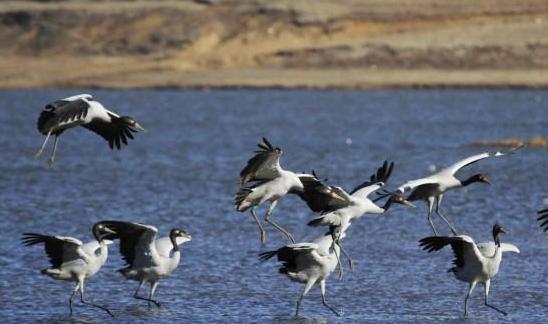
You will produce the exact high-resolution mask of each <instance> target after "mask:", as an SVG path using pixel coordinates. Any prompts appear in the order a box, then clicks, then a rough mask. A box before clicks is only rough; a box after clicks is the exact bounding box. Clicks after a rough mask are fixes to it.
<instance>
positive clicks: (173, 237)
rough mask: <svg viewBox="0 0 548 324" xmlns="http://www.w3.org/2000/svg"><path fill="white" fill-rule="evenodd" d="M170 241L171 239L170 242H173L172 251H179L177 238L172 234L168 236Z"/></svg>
mask: <svg viewBox="0 0 548 324" xmlns="http://www.w3.org/2000/svg"><path fill="white" fill-rule="evenodd" d="M169 239H170V241H171V244H173V252H178V251H179V245H177V239H176V238H175V236H174V235H171V236H170V237H169Z"/></svg>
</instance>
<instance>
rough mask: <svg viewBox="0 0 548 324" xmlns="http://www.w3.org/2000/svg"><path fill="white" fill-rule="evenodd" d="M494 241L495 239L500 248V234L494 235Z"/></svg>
mask: <svg viewBox="0 0 548 324" xmlns="http://www.w3.org/2000/svg"><path fill="white" fill-rule="evenodd" d="M494 239H495V245H496V246H498V247H500V239H499V236H498V234H495V235H494Z"/></svg>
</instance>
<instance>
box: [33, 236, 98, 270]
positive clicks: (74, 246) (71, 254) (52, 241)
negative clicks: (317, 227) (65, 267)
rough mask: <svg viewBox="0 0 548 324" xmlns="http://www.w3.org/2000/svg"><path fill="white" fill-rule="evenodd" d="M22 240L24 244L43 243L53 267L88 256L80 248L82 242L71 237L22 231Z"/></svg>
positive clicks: (85, 259)
mask: <svg viewBox="0 0 548 324" xmlns="http://www.w3.org/2000/svg"><path fill="white" fill-rule="evenodd" d="M22 242H23V244H24V245H26V246H30V245H35V244H39V243H44V248H45V250H46V254H47V256H48V257H49V260H50V262H51V264H52V266H53V267H54V268H60V267H61V265H62V264H63V263H66V262H70V261H74V260H77V259H84V261H86V262H87V261H88V260H89V258H87V256H86V255H85V253H84V252H83V251H82V250H81V246H82V242H81V241H80V240H78V239H75V238H73V237H64V236H48V235H42V234H36V233H23V237H22Z"/></svg>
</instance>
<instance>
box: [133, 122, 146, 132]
mask: <svg viewBox="0 0 548 324" xmlns="http://www.w3.org/2000/svg"><path fill="white" fill-rule="evenodd" d="M133 127H135V128H136V129H138V130H140V131H142V132H146V129H144V127H143V126H141V124H139V123H135V125H134V126H133Z"/></svg>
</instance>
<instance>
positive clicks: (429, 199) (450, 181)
mask: <svg viewBox="0 0 548 324" xmlns="http://www.w3.org/2000/svg"><path fill="white" fill-rule="evenodd" d="M520 147H521V146H520ZM520 147H517V148H514V149H511V150H510V151H507V152H485V153H480V154H476V155H472V156H469V157H467V158H466V159H463V160H460V161H458V162H456V163H454V164H452V165H450V166H449V167H447V168H445V169H443V170H441V171H438V172H436V173H434V174H432V175H430V176H428V177H425V178H421V179H416V180H411V181H407V182H406V183H404V184H403V185H401V186H400V187H398V189H397V191H398V192H400V193H404V192H406V191H409V190H413V191H411V193H410V194H409V196H407V198H406V199H407V200H409V201H417V200H423V201H425V202H426V203H427V204H428V223H429V224H430V227H431V228H432V231H434V234H435V235H438V231H437V230H436V228H435V227H434V223H433V222H432V209H433V207H434V201H435V202H436V214H437V215H438V216H439V217H440V218H441V219H443V220H444V221H445V222H446V223H447V225H449V228H450V229H451V231H452V232H453V234H454V235H457V234H458V233H457V230H456V229H455V227H454V226H453V225H452V224H451V223H450V222H449V220H447V218H446V217H445V216H444V215H443V214H442V213H441V203H442V199H443V196H444V194H445V193H446V192H447V191H448V190H452V189H456V188H462V187H465V186H468V185H470V184H472V183H486V184H491V182H490V180H489V177H488V176H487V175H485V174H481V173H478V174H474V175H472V176H470V177H469V178H467V179H465V180H460V179H458V178H457V177H456V176H455V174H456V173H457V172H458V171H459V170H461V169H462V168H464V167H466V166H468V165H470V164H473V163H476V162H478V161H481V160H483V159H486V158H490V157H497V156H503V155H508V154H511V153H513V151H514V150H516V149H518V148H520Z"/></svg>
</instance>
